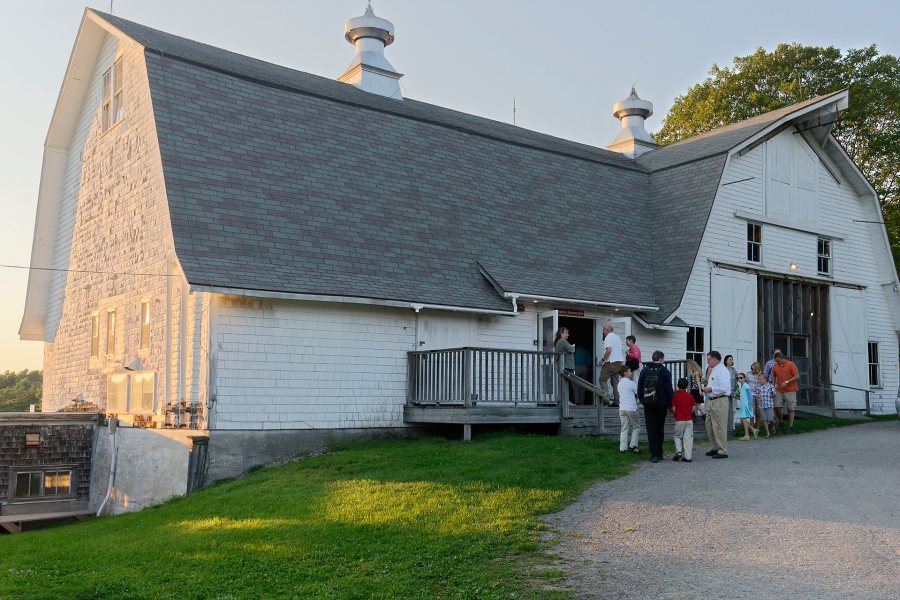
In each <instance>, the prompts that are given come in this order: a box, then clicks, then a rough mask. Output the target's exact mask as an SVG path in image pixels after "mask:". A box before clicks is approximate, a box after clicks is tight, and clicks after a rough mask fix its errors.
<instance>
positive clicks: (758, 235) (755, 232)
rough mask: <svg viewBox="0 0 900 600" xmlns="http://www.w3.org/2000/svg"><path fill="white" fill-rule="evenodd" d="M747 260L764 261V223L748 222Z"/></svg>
mask: <svg viewBox="0 0 900 600" xmlns="http://www.w3.org/2000/svg"><path fill="white" fill-rule="evenodd" d="M747 261H748V262H753V263H758V262H762V225H759V224H757V223H747Z"/></svg>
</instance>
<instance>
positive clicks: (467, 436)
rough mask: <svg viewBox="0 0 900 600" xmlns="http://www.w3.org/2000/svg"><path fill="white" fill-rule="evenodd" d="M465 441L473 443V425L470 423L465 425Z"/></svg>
mask: <svg viewBox="0 0 900 600" xmlns="http://www.w3.org/2000/svg"><path fill="white" fill-rule="evenodd" d="M463 441H464V442H471V441H472V425H471V424H469V423H464V424H463Z"/></svg>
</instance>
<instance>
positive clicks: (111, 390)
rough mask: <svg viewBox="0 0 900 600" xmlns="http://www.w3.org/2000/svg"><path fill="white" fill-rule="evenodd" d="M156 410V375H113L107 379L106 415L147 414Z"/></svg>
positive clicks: (151, 373)
mask: <svg viewBox="0 0 900 600" xmlns="http://www.w3.org/2000/svg"><path fill="white" fill-rule="evenodd" d="M155 408H156V373H155V372H153V371H139V372H136V373H114V374H112V375H110V376H109V377H108V378H107V383H106V412H107V414H117V415H119V414H128V413H131V414H149V413H152V412H153V411H154V409H155Z"/></svg>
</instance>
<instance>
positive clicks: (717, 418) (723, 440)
mask: <svg viewBox="0 0 900 600" xmlns="http://www.w3.org/2000/svg"><path fill="white" fill-rule="evenodd" d="M729 400H730V398H729V397H728V396H720V397H718V398H713V399H712V400H710V401H709V413H708V414H707V415H706V432H707V433H708V434H709V441H710V442H712V447H713V450H715V451H716V452H718V453H719V454H728V418H729V417H730V416H731V415H729V414H728V412H729Z"/></svg>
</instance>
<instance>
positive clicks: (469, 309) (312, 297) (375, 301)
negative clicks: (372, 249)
mask: <svg viewBox="0 0 900 600" xmlns="http://www.w3.org/2000/svg"><path fill="white" fill-rule="evenodd" d="M189 290H190V292H191V293H194V292H206V293H212V294H223V295H227V296H243V297H248V298H266V299H271V300H295V301H303V302H329V303H338V304H368V305H373V306H389V307H392V308H407V309H412V310H414V311H415V312H420V311H422V310H440V311H450V312H463V313H473V314H479V315H500V316H506V317H514V316H516V314H518V313H517V311H516V310H515V309H510V310H497V309H494V308H479V307H477V306H454V305H450V304H429V303H423V302H412V301H405V300H388V299H384V298H365V297H361V296H335V295H327V294H301V293H295V292H280V291H277V290H256V289H247V288H235V287H221V286H214V285H196V284H191V285H190V286H189Z"/></svg>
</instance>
